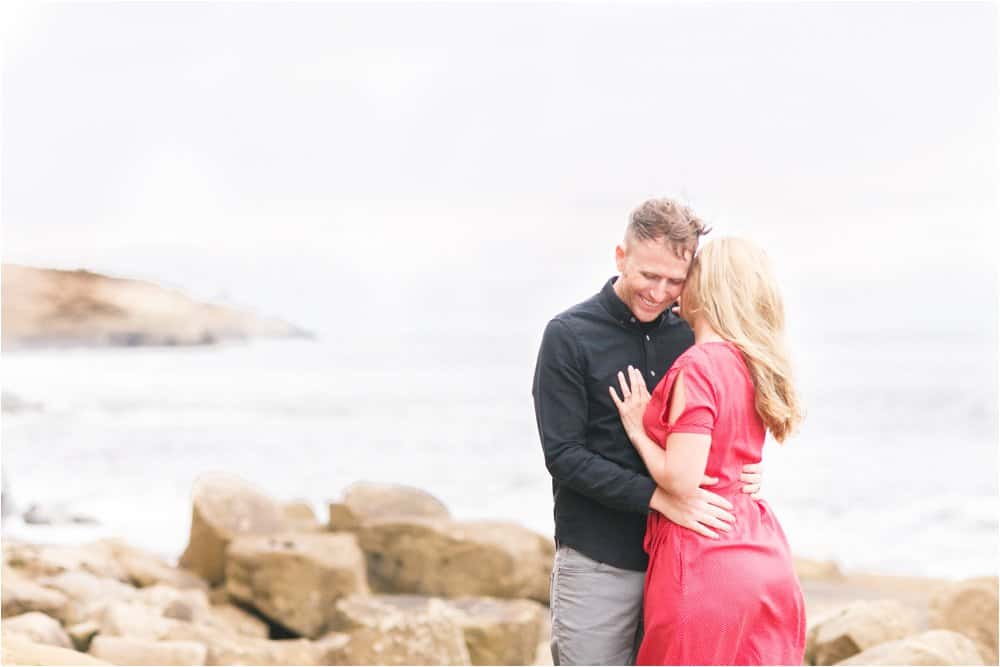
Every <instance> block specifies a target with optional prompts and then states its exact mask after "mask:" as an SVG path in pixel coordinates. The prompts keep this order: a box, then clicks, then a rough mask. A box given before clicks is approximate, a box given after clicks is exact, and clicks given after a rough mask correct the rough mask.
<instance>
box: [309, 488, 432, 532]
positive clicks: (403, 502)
mask: <svg viewBox="0 0 1000 667" xmlns="http://www.w3.org/2000/svg"><path fill="white" fill-rule="evenodd" d="M329 511H330V517H329V525H328V528H329V529H330V530H356V529H357V528H358V527H359V526H360V525H361V524H362V523H364V522H365V521H371V520H374V519H385V518H391V517H423V518H428V519H448V518H450V517H451V514H450V513H449V512H448V508H447V507H445V505H444V503H442V502H441V501H440V500H438V499H437V498H435V497H434V496H432V495H431V494H429V493H427V492H426V491H423V490H421V489H417V488H415V487H412V486H405V485H402V484H377V483H375V482H357V483H355V484H352V485H351V486H349V487H348V488H347V490H346V491H344V497H343V498H342V499H341V500H340V502H337V503H330V507H329Z"/></svg>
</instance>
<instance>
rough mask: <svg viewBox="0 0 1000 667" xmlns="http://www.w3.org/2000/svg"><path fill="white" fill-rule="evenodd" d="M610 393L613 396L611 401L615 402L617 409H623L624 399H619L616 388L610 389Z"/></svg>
mask: <svg viewBox="0 0 1000 667" xmlns="http://www.w3.org/2000/svg"><path fill="white" fill-rule="evenodd" d="M608 392H609V393H610V394H611V400H612V401H614V404H615V407H617V408H618V409H619V410H621V409H622V399H620V398H618V392H617V391H615V388H614V387H608Z"/></svg>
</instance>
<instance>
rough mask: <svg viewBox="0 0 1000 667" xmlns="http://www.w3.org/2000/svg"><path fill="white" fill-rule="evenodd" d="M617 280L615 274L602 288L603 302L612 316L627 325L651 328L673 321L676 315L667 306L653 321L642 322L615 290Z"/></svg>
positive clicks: (645, 328) (643, 328)
mask: <svg viewBox="0 0 1000 667" xmlns="http://www.w3.org/2000/svg"><path fill="white" fill-rule="evenodd" d="M616 280H618V276H614V277H613V278H611V279H610V280H608V282H606V283H605V284H604V288H603V289H601V303H602V304H603V305H604V307H605V308H606V309H607V311H608V312H609V313H611V317H613V318H615V319H616V320H618V322H619V323H621V324H623V325H625V326H627V327H635V328H637V329H642V330H649V329H655V328H656V327H658V326H660V325H661V324H663V322H664V321H666V322H671V321H672V319H671V318H674V317H676V316H675V315H674V314H673V313H671V312H670V309H669V308H667V309H666V310H665V311H663V312H662V313H660V315H659V317H657V318H656V319H655V320H653V321H652V322H641V321H640V320H639V318H638V317H636V316H635V315H633V314H632V311H631V310H629V308H628V306H626V305H625V302H624V301H622V300H621V297H619V296H618V293H617V292H615V281H616Z"/></svg>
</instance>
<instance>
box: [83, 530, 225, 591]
mask: <svg viewBox="0 0 1000 667" xmlns="http://www.w3.org/2000/svg"><path fill="white" fill-rule="evenodd" d="M103 542H104V543H105V544H107V545H108V548H109V549H110V551H111V553H112V555H113V556H114V558H115V560H117V561H118V563H119V564H120V565H121V567H122V569H123V570H124V571H125V575H126V576H127V577H128V581H129V583H131V584H132V585H133V586H138V587H140V588H141V587H146V586H153V585H156V584H164V585H167V586H170V587H171V588H180V589H184V588H195V589H202V590H208V584H207V583H205V581H204V580H203V579H201V578H200V577H198V576H197V575H195V574H194V573H193V572H189V571H187V570H185V569H183V568H178V567H173V566H171V565H170V564H169V563H167V561H165V560H164V559H162V558H160V557H159V556H157V555H156V554H152V553H149V552H148V551H144V550H143V549H139V548H137V547H134V546H132V545H130V544H127V543H126V542H125V541H124V540H120V539H107V540H103Z"/></svg>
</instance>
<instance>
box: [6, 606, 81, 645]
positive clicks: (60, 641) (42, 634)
mask: <svg viewBox="0 0 1000 667" xmlns="http://www.w3.org/2000/svg"><path fill="white" fill-rule="evenodd" d="M3 631H4V633H12V634H16V635H21V636H23V637H27V638H28V639H30V640H31V641H33V642H36V643H38V644H49V645H51V646H61V647H62V648H73V642H72V641H70V638H69V635H67V634H66V631H65V630H63V628H62V626H61V625H59V621H57V620H56V619H54V618H52V617H51V616H46V615H45V614H43V613H41V612H38V611H30V612H28V613H27V614H21V615H20V616H14V617H13V618H5V619H3Z"/></svg>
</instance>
